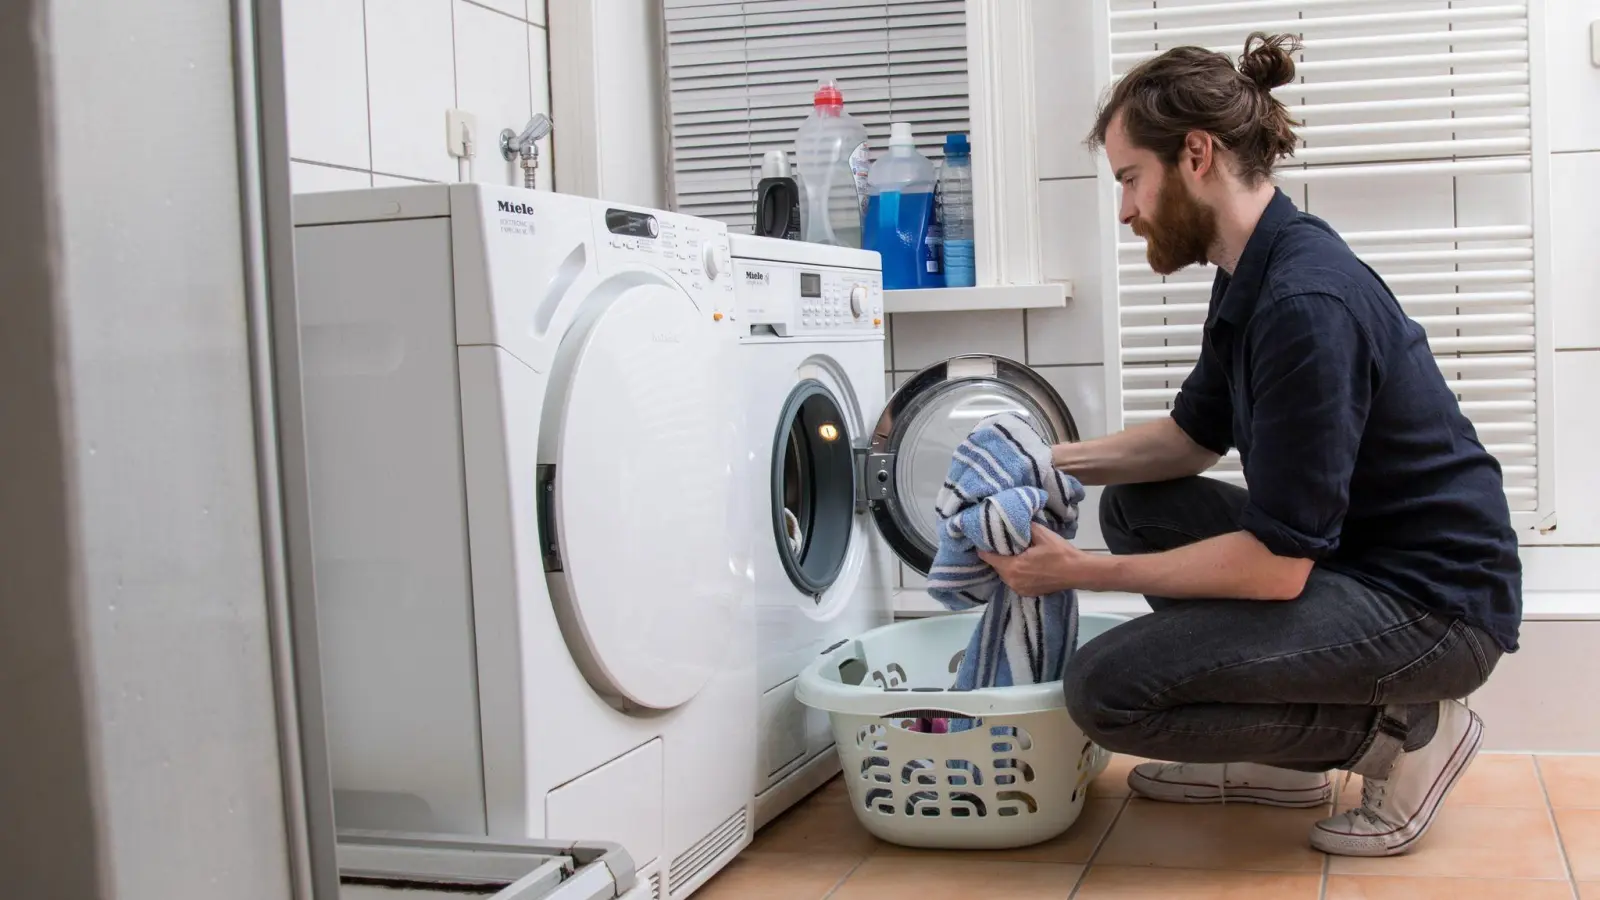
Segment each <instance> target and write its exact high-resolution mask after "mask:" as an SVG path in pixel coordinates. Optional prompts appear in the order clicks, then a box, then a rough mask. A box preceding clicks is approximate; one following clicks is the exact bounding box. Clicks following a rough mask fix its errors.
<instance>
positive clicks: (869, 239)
mask: <svg viewBox="0 0 1600 900" xmlns="http://www.w3.org/2000/svg"><path fill="white" fill-rule="evenodd" d="M935 180H936V175H935V173H934V170H933V163H931V162H929V161H928V158H927V157H925V156H923V155H922V154H921V153H918V152H917V148H916V144H915V143H914V142H913V141H912V139H911V125H910V123H907V122H895V123H893V124H892V125H890V126H889V152H888V153H887V154H885V155H884V156H882V157H880V158H879V159H878V161H877V162H875V163H873V164H872V169H871V170H870V171H869V172H868V173H867V214H866V217H865V221H864V222H863V223H862V224H863V226H864V233H863V239H862V242H861V245H862V247H864V248H865V249H867V250H876V251H878V254H879V255H880V256H882V257H883V287H884V290H904V289H907V288H935V287H944V276H943V274H942V273H941V271H940V260H939V255H940V254H939V232H938V228H937V225H936V223H935V221H934V215H933V190H934V184H935Z"/></svg>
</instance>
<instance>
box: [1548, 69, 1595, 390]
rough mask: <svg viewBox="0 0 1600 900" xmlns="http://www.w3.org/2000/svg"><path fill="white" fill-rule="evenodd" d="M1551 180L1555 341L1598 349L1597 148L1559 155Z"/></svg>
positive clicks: (1569, 345)
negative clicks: (1594, 151) (1591, 151)
mask: <svg viewBox="0 0 1600 900" xmlns="http://www.w3.org/2000/svg"><path fill="white" fill-rule="evenodd" d="M1597 102H1600V100H1597ZM1590 118H1600V114H1596V115H1594V116H1590ZM1550 183H1551V184H1553V185H1559V186H1560V189H1559V190H1556V191H1553V192H1552V193H1551V197H1550V217H1551V225H1552V228H1551V235H1550V237H1551V242H1550V243H1551V252H1552V254H1553V262H1554V267H1555V284H1556V291H1557V293H1556V298H1555V300H1556V302H1555V315H1556V346H1557V347H1558V348H1563V349H1565V348H1582V347H1589V348H1600V252H1597V249H1600V248H1597V247H1596V236H1597V235H1600V203H1596V200H1597V199H1600V153H1570V154H1565V153H1564V154H1558V155H1557V156H1555V157H1554V158H1553V159H1552V160H1551V161H1550ZM1590 405H1591V406H1593V404H1590Z"/></svg>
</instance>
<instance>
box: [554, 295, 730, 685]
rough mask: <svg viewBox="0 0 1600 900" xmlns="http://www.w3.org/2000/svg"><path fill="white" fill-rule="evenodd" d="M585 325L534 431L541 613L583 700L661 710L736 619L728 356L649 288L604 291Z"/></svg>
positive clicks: (713, 335)
mask: <svg viewBox="0 0 1600 900" xmlns="http://www.w3.org/2000/svg"><path fill="white" fill-rule="evenodd" d="M584 310H585V313H584V315H583V317H582V318H581V319H580V321H578V322H577V323H575V324H574V325H573V327H572V328H571V330H570V331H569V332H568V334H567V336H566V338H565V339H564V340H563V342H562V345H561V350H560V352H559V353H558V355H557V363H556V368H555V371H554V373H553V375H552V384H553V385H554V387H553V389H552V394H551V396H550V398H549V399H548V400H547V403H546V409H545V417H544V421H543V426H542V427H543V428H544V429H546V435H545V437H544V438H543V439H542V440H541V445H542V449H541V453H540V457H541V461H542V462H543V461H545V460H547V459H549V458H551V457H552V456H553V458H554V467H553V470H547V471H546V474H545V477H544V478H543V479H542V481H543V487H542V488H541V489H542V490H543V491H544V492H545V494H546V496H545V497H544V498H542V499H543V501H544V508H545V509H546V510H547V512H546V513H545V517H546V519H547V521H545V522H544V523H542V531H543V532H544V533H545V534H546V535H548V534H550V533H551V532H552V531H553V532H554V533H555V534H556V535H557V536H558V541H557V547H556V548H553V549H554V550H555V551H556V552H557V554H558V558H556V559H551V558H547V560H546V566H547V568H549V567H552V566H554V567H559V569H560V571H559V572H558V573H553V574H552V576H551V579H550V580H551V587H552V595H553V597H552V599H553V601H554V603H555V605H556V612H557V616H558V619H559V620H560V621H561V625H562V631H563V634H564V636H565V637H566V640H567V645H568V647H569V649H570V650H571V651H572V653H573V658H574V660H575V661H576V662H577V663H578V665H579V667H580V668H581V669H582V670H583V672H584V675H585V676H586V677H587V678H588V679H589V681H590V683H591V684H592V685H593V686H594V687H595V689H596V691H597V692H599V693H600V694H602V695H603V696H606V697H610V698H622V699H623V700H624V701H626V703H628V704H630V705H634V706H640V707H645V708H649V709H658V710H659V709H671V708H673V707H676V706H679V705H681V704H683V703H685V702H687V701H688V700H690V699H691V698H693V697H694V696H695V695H696V694H697V693H699V691H700V689H701V688H702V687H703V686H704V685H705V683H706V681H707V680H708V679H709V678H710V677H711V676H712V674H713V673H714V672H715V671H716V670H717V668H718V667H719V666H720V665H723V664H724V661H725V660H726V658H727V654H728V642H729V640H730V639H731V636H732V628H733V623H734V617H735V615H736V614H737V608H736V604H735V598H736V596H737V581H736V579H737V573H736V572H735V571H734V569H735V567H734V564H733V549H732V548H733V547H734V541H733V535H732V521H733V512H732V508H731V506H730V500H731V495H730V493H729V491H730V485H731V470H732V462H733V460H732V457H731V456H730V453H731V452H733V451H732V450H731V448H733V447H734V446H735V445H736V443H737V433H736V431H735V430H734V427H733V417H732V414H731V413H732V409H733V407H732V405H731V401H730V400H729V398H728V397H726V396H725V394H726V393H728V392H727V390H726V388H727V385H728V378H727V372H726V371H725V369H724V367H725V366H726V365H727V364H728V362H729V357H728V355H727V353H726V345H727V343H728V342H727V341H725V340H724V339H723V338H724V336H723V335H721V334H720V333H718V331H717V328H716V326H714V325H713V323H712V320H711V313H710V312H709V311H707V310H701V309H699V308H697V307H696V305H695V303H694V301H693V299H692V298H691V297H690V296H689V295H688V294H686V293H685V292H684V291H683V290H681V289H680V288H678V287H677V286H676V285H675V284H673V283H672V282H671V281H670V280H669V279H667V278H665V277H664V276H660V275H656V274H653V273H645V272H635V273H629V274H627V275H624V276H618V277H616V278H613V279H612V280H610V281H608V282H606V283H604V284H602V285H601V286H600V288H598V289H597V290H595V291H594V292H592V293H591V294H590V296H589V297H588V298H587V299H586V300H585V304H584ZM550 429H554V431H553V432H552V431H550ZM545 447H548V448H549V449H548V450H547V449H544V448H545ZM549 556H551V554H547V557H549Z"/></svg>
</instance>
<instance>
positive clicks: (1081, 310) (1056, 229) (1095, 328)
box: [1027, 178, 1115, 366]
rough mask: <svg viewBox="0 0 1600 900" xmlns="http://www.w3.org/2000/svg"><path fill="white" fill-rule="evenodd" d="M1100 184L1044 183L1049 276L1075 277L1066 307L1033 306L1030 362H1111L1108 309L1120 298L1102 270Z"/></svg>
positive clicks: (1042, 237)
mask: <svg viewBox="0 0 1600 900" xmlns="http://www.w3.org/2000/svg"><path fill="white" fill-rule="evenodd" d="M1098 197H1099V184H1098V183H1097V182H1096V181H1095V179H1093V178H1074V179H1070V180H1055V181H1041V182H1040V183H1039V244H1040V248H1041V251H1042V254H1043V260H1042V262H1043V264H1044V276H1045V277H1046V278H1049V279H1052V280H1061V281H1070V282H1071V283H1072V298H1071V299H1070V300H1068V301H1067V305H1066V308H1065V309H1051V310H1029V311H1028V316H1027V320H1028V360H1027V361H1028V363H1029V364H1030V365H1036V366H1055V365H1065V364H1082V363H1103V362H1105V321H1104V318H1103V316H1104V313H1105V311H1106V310H1108V309H1110V306H1109V304H1113V303H1114V302H1115V299H1114V298H1113V297H1112V296H1111V294H1110V293H1109V292H1108V291H1107V289H1106V287H1105V285H1104V282H1103V279H1102V278H1101V277H1100V273H1101V269H1102V266H1101V259H1100V257H1101V242H1100V231H1101V229H1100V214H1099V208H1098V206H1097V205H1096V204H1097V203H1098Z"/></svg>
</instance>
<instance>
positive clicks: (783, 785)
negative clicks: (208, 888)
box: [755, 744, 840, 831]
mask: <svg viewBox="0 0 1600 900" xmlns="http://www.w3.org/2000/svg"><path fill="white" fill-rule="evenodd" d="M839 771H840V769H839V753H838V751H836V750H835V749H834V748H833V746H832V745H831V744H830V745H829V746H828V749H826V750H824V751H822V752H821V753H818V754H817V755H816V756H813V757H811V758H810V759H809V760H806V761H805V762H804V763H802V764H801V766H800V768H798V769H795V770H794V771H793V772H790V773H789V774H788V775H787V776H785V777H784V779H783V780H782V781H780V782H778V783H777V784H775V785H773V786H772V787H770V788H767V789H766V790H765V791H763V792H762V793H761V794H759V795H757V797H756V802H755V830H757V831H759V830H761V829H762V828H764V827H766V825H767V823H768V822H771V821H772V820H773V819H776V818H777V817H778V816H780V815H783V813H784V812H785V811H787V810H788V809H789V808H790V807H792V806H794V805H795V804H796V803H799V802H800V801H801V800H804V799H805V798H806V797H808V796H810V795H811V793H812V792H813V791H815V790H816V789H817V788H820V787H822V786H823V785H825V784H827V783H828V782H829V781H830V780H831V779H832V778H833V776H835V775H837V774H839Z"/></svg>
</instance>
